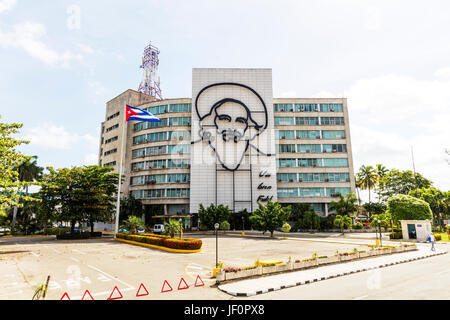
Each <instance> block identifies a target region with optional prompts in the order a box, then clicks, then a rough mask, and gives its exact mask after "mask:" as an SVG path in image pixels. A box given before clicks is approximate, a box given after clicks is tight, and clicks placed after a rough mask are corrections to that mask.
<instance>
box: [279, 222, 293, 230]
mask: <svg viewBox="0 0 450 320" xmlns="http://www.w3.org/2000/svg"><path fill="white" fill-rule="evenodd" d="M281 230H282V231H283V232H285V233H288V232H289V231H291V225H290V224H289V223H287V222H285V223H284V224H283V226H282V227H281Z"/></svg>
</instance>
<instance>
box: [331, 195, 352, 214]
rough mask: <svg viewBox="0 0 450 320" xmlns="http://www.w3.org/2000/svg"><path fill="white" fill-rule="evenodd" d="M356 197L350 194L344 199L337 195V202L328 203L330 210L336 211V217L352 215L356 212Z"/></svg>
mask: <svg viewBox="0 0 450 320" xmlns="http://www.w3.org/2000/svg"><path fill="white" fill-rule="evenodd" d="M356 201H357V200H356V196H355V194H354V193H353V192H350V193H349V194H348V195H347V196H346V197H344V196H343V195H342V194H339V201H337V202H336V201H332V202H331V203H330V209H331V210H336V213H337V214H338V215H352V214H354V213H356V212H357V209H358V208H357V205H356Z"/></svg>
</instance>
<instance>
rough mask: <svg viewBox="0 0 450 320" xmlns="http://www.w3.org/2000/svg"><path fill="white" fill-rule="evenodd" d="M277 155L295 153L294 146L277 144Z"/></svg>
mask: <svg viewBox="0 0 450 320" xmlns="http://www.w3.org/2000/svg"><path fill="white" fill-rule="evenodd" d="M277 152H278V153H285V152H289V153H295V144H277Z"/></svg>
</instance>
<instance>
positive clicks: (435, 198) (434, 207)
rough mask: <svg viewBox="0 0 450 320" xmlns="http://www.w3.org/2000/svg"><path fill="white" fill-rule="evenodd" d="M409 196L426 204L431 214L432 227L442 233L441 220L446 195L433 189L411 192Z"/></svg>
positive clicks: (444, 208) (444, 209)
mask: <svg viewBox="0 0 450 320" xmlns="http://www.w3.org/2000/svg"><path fill="white" fill-rule="evenodd" d="M409 195H410V196H412V197H415V198H418V199H421V200H423V201H425V202H427V203H428V204H429V205H430V209H431V211H432V213H433V225H435V226H436V225H439V227H440V230H441V231H442V218H443V215H444V213H445V211H446V193H445V192H442V191H441V190H438V189H436V188H433V187H429V188H422V189H417V190H411V191H410V192H409Z"/></svg>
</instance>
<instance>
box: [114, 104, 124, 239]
mask: <svg viewBox="0 0 450 320" xmlns="http://www.w3.org/2000/svg"><path fill="white" fill-rule="evenodd" d="M126 118H127V107H126V106H125V113H124V115H123V123H122V145H121V147H120V165H119V183H118V185H119V186H118V188H117V204H116V225H115V227H114V239H115V238H116V234H117V233H118V232H119V214H120V186H121V184H122V156H123V147H124V141H125V139H126V137H125V127H126V125H127V121H126Z"/></svg>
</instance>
